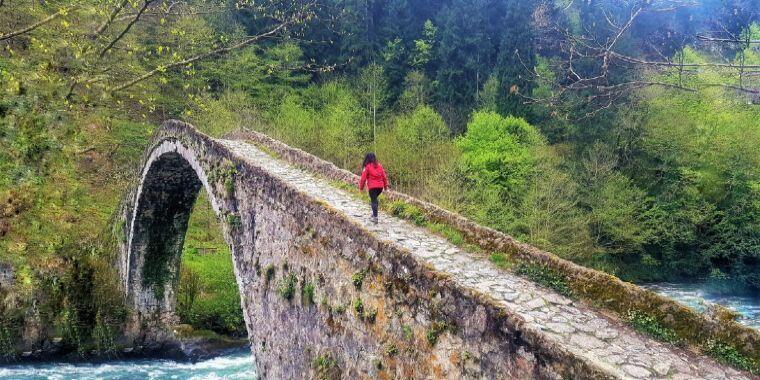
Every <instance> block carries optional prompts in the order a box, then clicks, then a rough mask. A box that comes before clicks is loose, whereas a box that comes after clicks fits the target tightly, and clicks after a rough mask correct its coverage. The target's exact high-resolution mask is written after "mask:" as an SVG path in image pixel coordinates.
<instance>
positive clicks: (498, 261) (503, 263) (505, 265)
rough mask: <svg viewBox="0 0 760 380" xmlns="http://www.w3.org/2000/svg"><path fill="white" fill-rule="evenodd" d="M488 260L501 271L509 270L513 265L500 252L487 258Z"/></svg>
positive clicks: (507, 257)
mask: <svg viewBox="0 0 760 380" xmlns="http://www.w3.org/2000/svg"><path fill="white" fill-rule="evenodd" d="M488 260H489V261H491V262H492V263H493V264H494V265H496V266H497V267H499V268H501V269H509V268H511V267H512V266H513V265H515V263H514V262H513V261H512V260H511V259H510V258H509V256H507V255H505V254H503V253H501V252H494V253H492V254H491V255H490V256H488Z"/></svg>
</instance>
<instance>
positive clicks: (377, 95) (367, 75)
mask: <svg viewBox="0 0 760 380" xmlns="http://www.w3.org/2000/svg"><path fill="white" fill-rule="evenodd" d="M358 86H359V94H360V97H361V99H362V103H364V104H365V105H366V107H367V109H368V111H369V114H370V115H372V142H373V143H374V142H375V141H376V140H377V112H378V110H379V109H380V108H382V107H383V105H384V104H385V102H386V100H387V99H388V82H387V81H386V79H385V71H384V70H383V67H382V66H380V65H378V64H376V63H371V64H369V65H368V66H367V67H365V68H364V69H362V71H361V74H360V75H359V84H358Z"/></svg>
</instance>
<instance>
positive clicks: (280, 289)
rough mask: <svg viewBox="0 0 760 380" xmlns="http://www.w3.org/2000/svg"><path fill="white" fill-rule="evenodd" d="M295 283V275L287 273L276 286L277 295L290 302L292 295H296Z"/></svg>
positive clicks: (296, 280)
mask: <svg viewBox="0 0 760 380" xmlns="http://www.w3.org/2000/svg"><path fill="white" fill-rule="evenodd" d="M296 282H298V279H297V278H296V275H295V274H294V273H288V274H287V275H286V276H285V277H283V278H282V280H280V282H279V283H278V284H277V294H279V295H280V296H281V297H282V298H284V299H286V300H288V301H290V300H292V299H293V295H295V293H296Z"/></svg>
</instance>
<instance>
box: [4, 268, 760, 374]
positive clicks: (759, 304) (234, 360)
mask: <svg viewBox="0 0 760 380" xmlns="http://www.w3.org/2000/svg"><path fill="white" fill-rule="evenodd" d="M644 287H645V288H647V289H650V290H653V291H655V292H658V293H660V294H662V295H665V296H667V297H671V298H673V299H675V300H677V301H679V302H681V303H683V304H685V305H687V306H690V307H692V308H694V309H697V310H700V311H701V310H704V308H705V307H706V305H707V303H708V302H714V303H718V304H721V305H723V306H726V307H728V308H729V309H732V310H734V311H737V312H738V313H740V314H741V317H740V319H739V322H741V323H744V324H746V325H747V326H752V327H754V328H759V329H760V297H749V296H718V295H713V294H709V293H707V292H705V291H703V290H702V286H701V285H700V284H672V283H663V284H650V285H644ZM255 378H256V371H255V368H254V365H253V359H252V357H251V352H250V350H248V349H241V350H238V351H235V352H232V353H229V354H226V355H223V356H219V357H216V358H214V359H210V360H205V361H201V362H197V363H179V362H175V361H170V360H158V359H143V360H129V361H127V360H124V361H112V362H106V363H97V364H87V363H81V364H71V363H55V362H53V363H38V364H24V365H14V366H7V367H0V380H10V379H14V380H21V379H40V380H41V379H55V380H75V379H77V380H90V379H92V380H94V379H119V380H133V379H134V380H138V379H140V380H142V379H154V380H164V379H166V380H168V379H204V380H205V379H230V380H233V379H255Z"/></svg>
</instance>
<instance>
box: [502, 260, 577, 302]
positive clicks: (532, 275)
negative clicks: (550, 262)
mask: <svg viewBox="0 0 760 380" xmlns="http://www.w3.org/2000/svg"><path fill="white" fill-rule="evenodd" d="M514 271H515V273H517V274H518V275H520V276H525V277H527V278H528V279H530V280H531V281H534V282H536V283H538V284H540V285H543V286H545V287H547V288H550V289H553V290H555V291H556V292H557V293H559V294H562V295H565V296H572V295H573V292H572V290H571V289H570V287H569V286H568V285H567V280H565V277H564V276H563V275H562V274H561V273H559V272H557V271H555V270H554V269H552V268H549V267H547V266H543V265H537V264H526V263H519V264H517V265H516V266H515V268H514Z"/></svg>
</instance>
